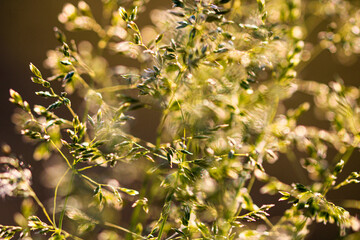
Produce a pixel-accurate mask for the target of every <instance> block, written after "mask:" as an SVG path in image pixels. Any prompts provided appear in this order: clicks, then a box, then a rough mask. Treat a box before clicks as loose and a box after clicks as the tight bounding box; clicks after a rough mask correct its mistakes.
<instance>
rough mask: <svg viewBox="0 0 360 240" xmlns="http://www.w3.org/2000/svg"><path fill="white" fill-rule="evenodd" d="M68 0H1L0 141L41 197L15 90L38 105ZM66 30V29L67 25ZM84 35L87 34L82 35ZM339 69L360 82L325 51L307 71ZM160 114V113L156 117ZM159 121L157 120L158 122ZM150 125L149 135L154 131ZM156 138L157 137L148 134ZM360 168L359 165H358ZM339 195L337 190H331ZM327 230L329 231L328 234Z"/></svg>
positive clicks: (157, 2)
mask: <svg viewBox="0 0 360 240" xmlns="http://www.w3.org/2000/svg"><path fill="white" fill-rule="evenodd" d="M66 2H72V3H76V2H77V1H69V0H67V1H65V0H0V26H1V28H0V29H1V30H0V31H1V34H0V81H1V82H0V83H1V87H0V114H1V117H0V144H1V143H7V144H9V145H10V146H11V147H12V149H13V152H14V153H16V154H18V155H20V156H22V158H23V159H24V160H25V161H27V162H30V163H31V165H32V166H33V174H34V182H35V186H34V188H35V191H37V192H38V193H39V196H40V199H44V198H46V197H47V196H51V194H52V193H48V192H45V191H42V189H43V188H42V187H41V186H39V184H36V183H37V182H38V180H39V177H38V175H39V173H40V172H41V168H42V165H41V163H39V162H33V161H32V153H33V147H32V146H31V145H29V144H26V143H24V142H23V141H22V138H21V136H20V135H19V134H16V133H15V130H14V125H13V124H12V122H11V115H12V113H13V112H14V109H15V108H14V106H13V105H12V104H10V103H9V101H8V98H9V89H10V88H12V89H15V90H16V91H18V92H19V93H20V94H21V95H22V96H23V98H24V99H26V100H29V102H30V104H31V105H32V104H34V103H35V100H36V101H38V99H35V100H34V92H35V91H36V90H38V89H37V86H36V85H35V84H33V83H32V82H31V81H30V75H31V74H30V71H29V68H28V65H29V62H33V63H34V64H35V65H36V66H39V68H41V71H42V72H43V73H44V74H45V75H46V73H47V71H46V70H45V69H44V68H43V65H42V63H43V60H44V59H45V58H46V51H47V50H49V49H53V48H55V47H56V46H57V45H58V43H57V41H56V39H55V38H54V35H53V27H54V26H58V27H60V28H62V26H61V24H60V23H59V22H58V21H57V15H58V13H59V12H60V11H61V9H62V7H63V5H64V4H65V3H66ZM88 2H89V4H90V5H91V6H92V7H93V9H95V11H94V12H95V15H96V9H99V4H100V0H91V1H88ZM148 6H149V8H151V9H152V8H169V7H170V6H171V1H170V0H152V1H151V2H150V4H149V5H148ZM148 13H149V10H147V13H146V14H143V15H142V16H141V17H140V19H139V21H138V22H139V25H145V24H149V23H150V20H149V17H148ZM62 29H63V28H62ZM68 37H69V38H72V37H74V38H79V34H74V36H72V35H71V34H68ZM79 39H81V37H80V38H79ZM335 72H337V73H339V75H340V76H341V77H342V78H343V79H344V80H345V82H346V83H347V84H349V85H355V86H359V79H360V63H359V61H357V62H355V63H353V64H351V65H349V66H339V63H338V62H337V60H336V59H335V58H334V57H332V56H331V55H330V54H329V53H327V52H326V51H325V52H323V53H322V54H321V55H320V56H319V57H318V58H317V59H316V60H315V61H314V62H313V64H311V66H309V67H308V68H306V69H305V71H304V72H303V73H302V76H303V77H304V79H313V80H317V81H320V82H328V81H331V80H333V79H334V73H335ZM304 98H306V97H305V96H303V95H301V94H297V95H295V97H294V98H293V99H292V100H291V102H288V103H287V105H288V106H296V105H298V103H300V102H302V101H304ZM150 117H151V119H156V118H157V116H150ZM301 120H302V123H303V124H306V125H311V124H314V123H315V124H316V123H319V122H317V121H316V120H314V118H313V117H312V114H311V112H310V113H309V114H307V115H305V116H304V117H302V119H301ZM153 125H154V124H153ZM148 126H149V118H146V120H145V121H142V122H141V121H138V122H136V124H135V125H134V126H133V128H135V129H138V131H137V132H143V131H139V129H141V128H143V129H145V128H148ZM152 132H153V131H152V130H151V129H150V132H149V134H151V135H152ZM144 137H146V138H151V136H144ZM283 162H285V161H283ZM269 168H270V169H272V171H273V172H274V173H275V174H277V176H279V179H291V178H292V176H291V172H290V171H286V169H289V166H288V163H279V164H278V163H277V164H275V165H274V166H269ZM354 168H355V169H354ZM354 170H360V164H359V153H358V152H356V153H355V154H354V156H353V157H352V164H349V165H348V166H346V168H345V172H346V173H348V172H350V171H354ZM338 194H339V195H338V196H342V197H349V198H351V199H359V198H360V192H359V190H358V188H356V187H353V188H346V189H344V190H342V191H338ZM330 196H331V197H332V198H333V199H336V198H337V195H330ZM20 202H21V200H18V199H5V200H4V199H0V224H13V214H14V213H15V212H16V211H17V210H18V209H19V204H20ZM325 234H326V235H327V236H325ZM336 235H337V233H336V231H335V230H333V228H331V227H329V226H326V227H323V226H321V225H319V226H317V230H316V231H315V232H314V234H313V235H312V236H310V238H309V239H335V236H336Z"/></svg>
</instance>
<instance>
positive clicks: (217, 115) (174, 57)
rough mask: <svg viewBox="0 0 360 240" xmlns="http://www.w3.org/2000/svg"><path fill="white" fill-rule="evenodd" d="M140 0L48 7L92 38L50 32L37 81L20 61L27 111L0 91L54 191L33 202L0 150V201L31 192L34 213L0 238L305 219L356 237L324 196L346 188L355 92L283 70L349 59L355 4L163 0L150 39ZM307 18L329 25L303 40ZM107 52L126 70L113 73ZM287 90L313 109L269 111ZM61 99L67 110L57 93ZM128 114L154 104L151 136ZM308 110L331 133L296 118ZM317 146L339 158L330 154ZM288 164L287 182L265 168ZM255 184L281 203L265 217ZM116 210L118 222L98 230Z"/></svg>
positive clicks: (179, 232)
mask: <svg viewBox="0 0 360 240" xmlns="http://www.w3.org/2000/svg"><path fill="white" fill-rule="evenodd" d="M145 2H147V1H115V0H106V1H105V0H104V1H102V3H103V9H102V11H103V14H102V16H103V21H101V24H100V23H99V22H98V21H97V20H96V18H95V17H94V16H93V14H92V11H91V7H90V6H89V5H88V4H87V3H85V2H84V1H80V2H79V3H78V5H77V6H74V5H72V4H66V5H65V6H64V9H63V11H62V13H61V14H60V15H59V20H60V22H61V23H63V24H64V26H65V28H66V29H67V30H68V31H70V32H71V31H75V30H86V31H92V32H95V33H96V35H97V37H98V41H97V42H96V43H89V42H87V41H84V42H80V43H79V44H77V43H75V41H72V40H71V41H69V40H67V39H68V38H67V37H66V36H65V34H64V33H63V32H62V31H61V30H59V29H58V28H55V29H54V31H55V37H56V38H57V39H58V41H59V42H60V46H59V47H58V48H56V49H55V50H52V51H49V52H48V59H47V60H46V61H45V65H46V66H47V67H48V68H49V69H50V71H51V73H52V76H49V77H45V76H44V75H43V74H42V73H41V72H40V70H39V69H38V68H37V67H35V66H34V65H33V64H30V70H31V72H32V73H33V74H34V76H33V77H32V78H31V80H32V81H33V82H34V83H35V84H38V85H39V88H40V89H41V90H39V91H37V92H36V93H35V94H36V95H38V96H40V97H43V98H45V99H48V100H49V101H51V103H50V104H49V105H46V106H41V105H35V106H33V107H31V106H30V105H29V103H28V102H26V101H24V100H23V99H22V97H21V96H20V94H19V93H17V92H15V91H14V90H10V101H11V102H12V103H14V104H16V105H17V106H18V107H19V108H21V109H22V110H23V111H22V112H21V113H17V114H16V115H15V117H14V118H15V119H16V124H17V126H19V127H20V128H21V133H22V134H23V135H25V136H27V137H28V138H31V139H33V141H34V142H35V144H37V146H36V149H35V152H34V158H35V159H36V160H41V159H47V158H49V157H50V156H51V155H53V154H54V155H56V154H57V155H60V156H61V158H62V162H58V163H57V164H58V167H57V169H58V170H56V171H55V172H53V173H50V174H49V173H47V174H48V176H47V178H48V179H49V183H48V184H50V185H51V184H52V187H54V198H53V205H50V206H46V207H45V206H44V205H43V204H42V203H41V201H40V200H39V199H38V197H37V196H36V194H35V192H34V191H33V189H32V188H31V187H30V185H31V184H30V179H31V174H30V171H29V170H28V169H27V168H25V167H23V165H21V164H20V161H19V160H18V159H16V158H10V157H3V158H0V159H1V161H0V163H1V164H2V165H4V166H5V167H4V170H3V172H2V173H1V174H0V181H1V182H0V196H2V197H4V196H5V195H9V196H16V195H21V196H24V197H28V198H30V197H31V198H33V199H34V200H35V201H36V203H37V204H38V205H39V207H40V208H41V210H42V211H43V213H44V214H45V217H46V219H45V221H46V222H44V221H42V220H40V218H39V217H37V216H30V214H29V211H27V214H25V213H23V217H22V218H21V219H22V221H21V224H19V225H20V226H19V227H15V226H2V225H0V227H1V230H0V237H2V238H5V239H10V238H11V237H13V236H15V235H16V234H22V235H26V236H27V237H29V238H30V237H31V236H32V235H31V234H33V233H40V234H45V235H46V236H48V237H51V239H66V238H74V239H80V237H81V238H83V239H89V238H90V237H91V236H93V237H95V235H96V234H98V233H99V231H98V230H99V229H102V230H103V231H102V232H101V233H100V234H99V236H98V237H99V239H100V238H101V239H103V237H109V239H112V237H113V238H114V239H118V238H120V236H119V235H121V234H124V235H121V236H124V237H126V239H159V240H160V239H165V238H166V239H304V238H305V237H306V236H307V235H308V234H309V232H310V230H309V229H310V228H309V227H310V225H311V224H312V223H313V222H314V221H317V222H322V223H324V224H326V223H336V224H337V225H338V226H339V228H340V235H347V234H348V233H350V230H349V229H350V228H352V230H353V231H355V232H356V231H358V230H359V228H360V227H359V226H360V224H359V220H358V219H357V218H356V217H354V216H352V215H353V213H352V212H351V211H349V210H345V208H344V207H346V206H342V205H341V204H342V203H339V205H335V204H334V203H333V202H331V201H330V200H328V198H327V196H326V195H327V193H328V192H329V191H335V190H337V189H339V188H341V187H345V186H346V185H348V184H350V183H359V182H360V177H359V172H358V171H355V172H352V173H351V174H350V175H349V176H343V173H342V170H343V169H344V168H345V166H346V164H347V163H348V161H349V160H350V158H351V155H352V153H353V152H354V150H358V149H359V146H360V145H359V144H360V114H359V113H360V107H359V96H360V92H359V89H358V88H356V87H348V86H345V85H344V84H343V83H342V80H341V79H339V78H337V79H335V81H333V82H329V84H323V83H319V82H316V81H315V80H303V79H301V78H300V77H298V76H301V75H299V74H300V73H301V72H302V70H303V69H304V68H305V67H306V65H307V64H311V62H312V60H313V59H314V58H315V57H316V56H317V54H319V53H320V52H321V51H322V50H325V49H328V50H330V52H332V53H334V54H336V56H337V57H339V59H342V61H343V60H344V56H347V57H357V54H358V53H359V47H358V43H359V39H360V37H359V32H360V30H359V27H358V24H357V23H358V22H360V17H359V11H360V10H359V6H358V5H356V3H353V2H351V1H346V0H337V1H333V0H325V1H318V0H308V1H300V0H296V1H295V0H291V1H289V0H269V1H265V0H257V1H241V4H240V1H236V0H206V1H197V0H192V1H182V0H173V7H174V8H173V10H171V11H160V10H156V11H155V12H154V13H153V14H152V16H151V17H152V20H153V26H152V28H151V29H152V32H151V31H150V32H151V33H149V31H146V30H145V29H142V28H140V27H139V26H138V25H137V23H136V20H137V18H139V17H141V15H142V14H143V12H144V10H145V8H144V4H145ZM119 3H121V6H120V5H118V4H119ZM309 14H310V15H311V14H314V16H315V18H316V19H315V20H316V21H317V22H319V26H322V25H321V23H324V24H325V23H330V24H329V28H328V30H327V31H324V32H320V33H319V38H320V39H319V41H317V42H315V43H314V42H310V40H308V39H309V38H308V36H306V34H307V33H306V29H308V30H310V28H311V26H309V21H310V25H311V24H312V21H315V20H314V19H313V18H311V16H310V15H309ZM335 23H336V24H335ZM318 28H319V27H313V31H315V30H316V31H317V29H318ZM314 29H315V30H314ZM312 34H314V33H312ZM147 35H150V36H147ZM315 44H316V46H312V45H315ZM108 53H111V54H116V55H119V56H121V57H122V58H124V59H127V60H128V59H133V60H134V59H135V60H137V61H138V62H139V63H140V67H139V68H134V67H131V66H125V65H115V66H112V65H111V64H110V63H109V62H107V60H106V59H105V57H104V56H108V55H107V54H108ZM57 84H60V85H61V86H62V88H63V92H58V91H55V89H58V88H57V87H55V86H56V85H57ZM295 92H301V93H304V94H307V95H308V96H310V97H312V98H313V99H314V101H313V102H314V104H312V103H308V102H305V103H303V104H301V105H299V106H298V107H297V108H296V109H286V110H284V109H285V107H284V105H283V103H284V101H285V100H289V99H292V97H293V95H294V93H295ZM75 94H78V95H79V97H80V99H82V100H81V101H82V102H81V106H82V108H81V109H80V108H79V109H78V108H75V109H74V106H73V105H74V104H72V102H71V100H72V101H74V102H76V101H77V100H76V98H75V96H74V95H75ZM77 105H78V103H77V104H76V106H77ZM143 108H146V109H150V110H153V111H154V112H157V113H158V112H161V119H160V122H159V124H158V126H157V138H156V140H154V141H153V142H148V141H145V140H143V139H140V138H138V137H136V136H134V135H132V133H131V131H129V129H128V127H129V124H130V123H131V122H132V120H133V119H134V117H133V116H131V115H130V114H134V112H135V113H136V110H138V109H143ZM310 108H314V109H315V110H316V111H317V112H320V113H322V114H323V116H325V118H326V120H327V121H328V122H329V126H330V127H329V128H323V129H320V128H318V127H315V126H304V125H302V124H301V123H300V120H299V118H300V116H301V115H302V114H303V113H304V112H306V111H308V110H309V109H310ZM58 109H65V110H66V111H68V112H69V113H70V115H71V117H70V118H68V117H59V116H57V115H56V114H55V113H57V112H59V114H61V115H64V116H66V115H65V114H64V113H63V112H61V111H59V110H58ZM80 110H81V111H80ZM330 150H331V151H336V152H337V153H338V154H337V156H336V157H335V158H334V159H333V160H331V159H329V158H330V157H329V154H328V152H329V151H330ZM300 156H301V157H300ZM287 160H288V161H290V164H291V165H292V166H293V167H294V168H295V170H294V174H296V176H297V177H298V179H299V180H296V181H295V180H294V182H282V181H280V180H279V179H278V178H277V177H278V176H276V175H274V174H273V173H272V172H271V171H269V170H268V166H269V164H274V163H275V162H277V161H287ZM95 170H96V171H95ZM49 172H51V169H49ZM59 172H60V174H59ZM305 172H306V174H304V173H305ZM45 175H46V174H45ZM338 178H342V179H345V180H343V181H341V182H338V183H337V180H338ZM255 182H259V183H261V184H263V186H262V187H261V189H260V192H261V194H269V195H276V198H278V197H279V196H280V195H282V197H281V198H280V200H286V201H287V202H288V205H287V207H288V209H287V210H286V211H285V212H284V213H283V215H282V216H281V217H280V218H279V217H277V218H273V217H272V210H273V208H276V207H277V204H278V201H277V200H276V199H274V201H273V202H270V203H264V204H263V203H261V204H262V205H260V207H259V206H258V205H257V204H256V203H257V202H260V201H259V200H258V199H256V198H255V196H259V195H255V194H254V191H255V190H254V189H253V186H254V183H255ZM299 182H301V183H299ZM128 186H129V187H128ZM354 201H355V205H356V203H357V202H356V200H354ZM58 202H59V203H61V204H60V205H58ZM344 203H349V202H346V201H345V202H344ZM351 203H352V205H354V202H351ZM129 206H132V210H131V212H132V215H131V217H129V216H128V215H126V214H129V211H130V210H129ZM48 209H52V210H53V212H52V216H51V215H50V214H49V213H48ZM123 209H124V211H122V210H123ZM119 214H122V216H123V217H125V218H126V220H127V221H126V224H127V226H128V227H127V228H124V227H121V226H120V225H116V224H114V223H112V222H113V221H115V219H116V218H115V216H116V215H119ZM25 215H26V216H25ZM254 226H258V228H256V229H255V228H254ZM64 228H66V229H69V230H68V231H69V232H74V234H70V233H69V232H67V231H65V230H64ZM107 228H111V229H113V230H119V231H120V233H119V235H118V234H117V233H115V232H112V231H109V230H104V229H107ZM75 235H79V236H75ZM353 236H355V237H356V235H353ZM349 237H351V235H349ZM106 239H107V238H106Z"/></svg>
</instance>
